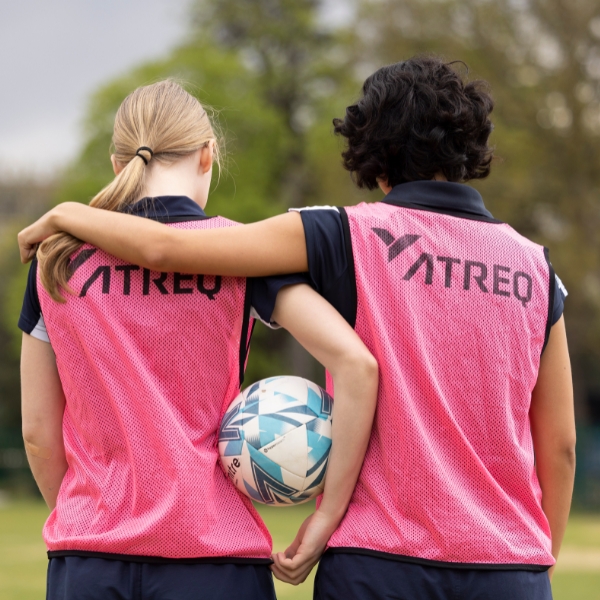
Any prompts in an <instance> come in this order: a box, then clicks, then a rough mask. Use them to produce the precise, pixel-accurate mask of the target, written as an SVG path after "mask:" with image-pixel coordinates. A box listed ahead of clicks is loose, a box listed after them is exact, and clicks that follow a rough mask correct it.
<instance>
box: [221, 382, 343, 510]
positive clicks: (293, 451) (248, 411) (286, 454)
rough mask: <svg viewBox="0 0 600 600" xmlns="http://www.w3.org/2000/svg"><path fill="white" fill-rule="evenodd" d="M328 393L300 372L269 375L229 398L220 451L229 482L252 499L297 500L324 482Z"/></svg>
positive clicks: (276, 502) (316, 491)
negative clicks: (297, 374)
mask: <svg viewBox="0 0 600 600" xmlns="http://www.w3.org/2000/svg"><path fill="white" fill-rule="evenodd" d="M332 402H333V399H332V397H331V396H330V395H329V394H328V393H327V392H326V391H325V390H324V389H322V388H320V387H319V386H318V385H316V384H314V383H312V382H311V381H307V380H306V379H303V378H302V377H287V376H285V377H270V378H269V379H263V380H261V381H259V382H257V383H255V384H253V385H251V386H250V387H249V388H246V389H245V390H244V391H243V392H241V393H240V394H239V396H238V397H237V398H236V399H235V400H234V401H233V402H232V403H231V405H230V406H229V408H228V409H227V412H226V413H225V416H224V417H223V421H222V423H221V428H220V430H219V453H220V455H221V462H222V465H223V468H224V470H225V473H227V475H228V476H229V478H230V479H231V481H232V482H233V484H234V485H235V486H236V487H237V488H238V489H239V490H240V491H242V492H243V493H244V494H246V495H247V496H248V497H250V498H251V499H252V500H255V501H256V502H261V503H263V504H269V505H271V506H290V505H294V504H301V503H302V502H306V501H308V500H310V499H311V498H314V497H315V496H318V495H319V494H320V493H321V492H322V491H323V487H324V485H325V473H326V471H327V464H328V460H329V451H330V449H331V411H332Z"/></svg>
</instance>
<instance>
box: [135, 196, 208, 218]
mask: <svg viewBox="0 0 600 600" xmlns="http://www.w3.org/2000/svg"><path fill="white" fill-rule="evenodd" d="M123 212H126V213H128V214H131V215H135V216H137V217H146V218H148V219H152V220H153V221H160V222H161V223H175V222H177V221H186V220H187V221H191V220H198V219H207V218H208V217H207V216H206V213H205V212H204V211H203V210H202V209H201V208H200V206H199V205H198V204H197V203H196V202H194V201H193V200H192V199H191V198H188V197H187V196H155V197H154V198H142V199H141V200H139V201H138V202H136V203H135V204H132V205H131V206H128V207H126V208H125V209H124V210H123Z"/></svg>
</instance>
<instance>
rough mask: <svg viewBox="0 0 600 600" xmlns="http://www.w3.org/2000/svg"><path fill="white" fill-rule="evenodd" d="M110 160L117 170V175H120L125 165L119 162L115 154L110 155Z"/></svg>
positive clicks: (114, 169)
mask: <svg viewBox="0 0 600 600" xmlns="http://www.w3.org/2000/svg"><path fill="white" fill-rule="evenodd" d="M110 162H111V163H112V168H113V171H114V172H115V175H118V174H119V173H120V172H121V171H122V170H123V165H122V164H121V163H118V162H117V159H116V158H115V155H114V154H111V155H110Z"/></svg>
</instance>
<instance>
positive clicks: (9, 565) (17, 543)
mask: <svg viewBox="0 0 600 600" xmlns="http://www.w3.org/2000/svg"><path fill="white" fill-rule="evenodd" d="M259 510H260V513H261V514H262V516H263V518H264V519H265V521H266V523H267V525H268V527H269V529H270V530H271V533H272V534H273V545H274V549H275V550H284V549H285V548H286V546H287V545H288V544H289V542H291V540H292V539H293V537H294V535H295V533H296V530H297V528H298V527H299V525H300V523H302V521H303V519H304V518H305V517H306V516H307V515H308V514H309V513H310V511H311V510H312V506H310V505H309V506H299V507H296V508H280V509H276V508H265V507H259ZM46 516H47V510H46V508H45V507H44V506H43V505H42V504H39V503H33V502H20V503H11V504H8V505H6V506H4V507H2V508H0V598H1V599H2V600H41V599H43V598H44V591H45V585H46V565H47V561H46V554H45V547H44V543H43V542H42V538H41V529H42V525H43V523H44V520H45V519H46ZM553 588H554V600H600V515H575V516H573V517H572V518H571V521H570V523H569V528H568V530H567V535H566V537H565V543H564V547H563V552H562V554H561V560H560V561H559V567H558V569H557V572H556V575H555V576H554V584H553ZM276 589H277V595H278V598H279V599H280V600H309V599H310V598H312V577H311V578H310V579H309V580H308V581H306V583H304V584H303V585H301V586H298V587H293V586H290V585H286V584H282V583H279V582H276Z"/></svg>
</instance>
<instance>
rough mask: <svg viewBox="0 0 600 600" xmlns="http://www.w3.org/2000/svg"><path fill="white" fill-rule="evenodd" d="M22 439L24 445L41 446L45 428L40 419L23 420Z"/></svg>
mask: <svg viewBox="0 0 600 600" xmlns="http://www.w3.org/2000/svg"><path fill="white" fill-rule="evenodd" d="M22 434H23V441H24V442H25V447H28V446H43V445H44V439H45V437H46V429H45V427H44V422H43V421H42V420H37V419H36V420H29V421H26V420H23V426H22Z"/></svg>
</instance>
